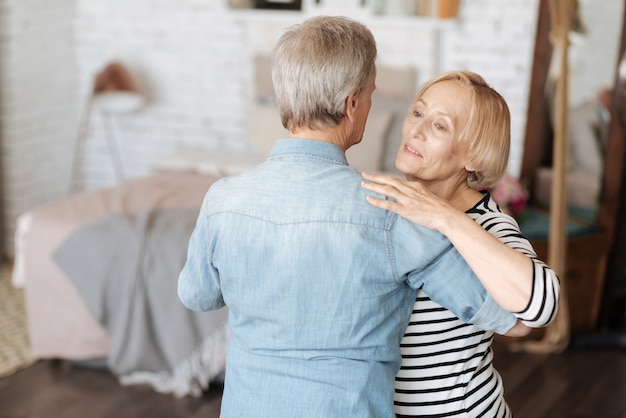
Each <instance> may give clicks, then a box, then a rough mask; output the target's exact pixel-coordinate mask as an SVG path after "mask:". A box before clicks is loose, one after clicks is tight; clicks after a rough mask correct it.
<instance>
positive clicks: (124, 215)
mask: <svg viewBox="0 0 626 418" xmlns="http://www.w3.org/2000/svg"><path fill="white" fill-rule="evenodd" d="M415 79H416V74H415V71H414V70H412V69H406V70H392V69H389V70H387V69H380V70H379V74H378V79H377V84H378V89H377V95H378V96H377V97H376V98H375V99H374V104H373V106H372V110H371V112H370V117H369V119H368V124H367V126H366V130H365V133H364V138H363V141H362V143H361V144H359V145H358V146H355V147H353V148H352V149H350V150H349V152H348V154H347V157H348V161H349V163H350V164H351V165H353V166H355V167H356V168H359V169H361V170H365V171H379V172H380V171H391V170H393V160H394V158H395V153H396V150H397V147H398V145H397V144H398V142H399V140H400V130H401V126H402V120H403V117H404V114H405V111H406V109H407V108H408V104H409V101H410V98H411V96H412V94H413V92H414V91H415ZM259 85H261V84H259ZM407 86H408V87H407ZM251 106H253V109H251V113H250V114H251V115H253V117H252V120H251V127H250V132H251V135H250V137H249V140H250V143H251V144H252V145H253V148H255V149H256V151H257V152H256V153H253V154H245V153H223V152H209V151H204V152H203V151H198V150H178V151H176V152H174V153H172V154H170V155H168V156H166V157H165V158H163V159H162V160H160V161H158V162H156V163H155V166H154V167H155V171H154V172H153V173H151V174H149V175H147V176H145V177H143V178H139V179H134V180H131V181H126V182H124V183H122V184H120V185H118V186H115V187H110V188H106V189H103V190H97V191H92V192H89V193H83V194H80V195H75V196H71V197H68V198H65V199H61V200H59V201H56V202H51V203H49V204H46V205H43V206H41V207H37V208H34V209H32V210H30V211H28V212H27V213H24V214H23V215H22V216H20V217H19V220H18V225H17V232H16V237H15V252H16V254H15V256H16V257H15V268H14V276H13V281H14V284H15V285H16V286H20V287H23V288H24V289H25V298H26V310H27V317H28V327H29V335H30V342H31V346H32V352H33V355H34V356H35V358H39V359H50V358H55V359H65V360H70V361H73V362H80V363H82V364H104V365H105V366H106V367H107V368H108V369H109V370H110V371H111V372H112V373H114V374H115V375H116V376H117V377H118V378H119V380H120V382H121V383H122V384H147V385H150V386H152V387H153V388H154V389H155V390H157V391H160V392H164V393H172V394H174V395H176V396H199V395H201V394H202V392H203V390H205V389H206V388H207V387H208V385H209V383H210V382H211V381H213V380H215V379H220V377H221V376H222V375H223V373H224V367H225V356H226V353H227V349H228V341H229V335H230V334H229V328H228V310H227V308H223V309H221V310H218V311H212V312H203V313H197V312H192V311H190V310H188V309H186V308H185V307H184V306H183V305H182V304H181V303H180V301H179V300H178V296H177V291H176V286H177V280H178V274H179V272H180V270H181V269H182V267H183V264H184V262H185V259H186V252H187V243H188V239H189V236H190V235H191V232H192V230H193V227H194V225H195V222H196V217H197V215H198V212H199V209H200V205H201V202H202V198H203V197H204V194H205V193H206V191H207V189H208V188H209V187H210V186H211V184H213V182H215V181H216V180H217V179H218V178H220V177H222V176H224V175H231V174H236V173H238V172H241V171H243V170H245V169H247V168H248V167H251V166H253V165H255V164H257V163H258V162H260V161H262V160H263V159H264V158H265V156H266V155H267V153H268V152H269V149H270V148H271V146H272V144H273V142H274V140H275V139H276V138H279V137H283V136H285V131H284V129H283V128H282V126H281V124H280V118H279V116H278V112H277V110H276V108H275V106H274V105H273V103H272V100H268V97H266V96H264V95H257V98H256V100H254V101H253V102H252V103H251ZM268 141H269V142H268Z"/></svg>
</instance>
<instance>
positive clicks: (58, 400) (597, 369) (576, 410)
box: [0, 341, 626, 418]
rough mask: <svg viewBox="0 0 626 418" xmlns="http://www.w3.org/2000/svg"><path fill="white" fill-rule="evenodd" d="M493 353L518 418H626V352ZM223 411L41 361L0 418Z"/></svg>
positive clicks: (19, 378) (189, 417)
mask: <svg viewBox="0 0 626 418" xmlns="http://www.w3.org/2000/svg"><path fill="white" fill-rule="evenodd" d="M494 351H495V364H496V367H497V369H498V370H499V372H500V374H501V375H502V378H503V380H504V386H505V397H506V399H507V401H508V403H509V406H510V407H511V410H512V411H513V416H514V417H515V418H542V417H546V418H547V417H549V418H584V417H589V418H626V350H624V349H623V348H622V349H615V348H612V349H606V348H583V349H581V348H570V349H568V350H566V351H565V352H564V353H562V354H551V355H536V354H528V353H512V352H510V351H509V350H508V349H507V347H506V345H505V344H504V343H503V342H502V341H496V342H495V343H494ZM244 401H245V400H242V402H244ZM220 403H221V388H219V387H213V388H211V389H209V390H208V391H207V392H206V393H205V394H204V395H203V396H202V397H200V398H176V397H174V396H170V395H164V394H159V393H156V392H155V391H153V390H152V389H149V388H146V387H141V386H134V387H127V386H126V387H125V386H121V385H120V384H119V383H118V382H117V380H116V379H115V378H114V377H113V376H112V375H110V374H109V373H107V372H104V371H101V370H96V369H90V368H85V367H78V366H76V365H73V364H70V363H68V362H62V361H39V362H37V363H35V364H34V365H33V366H31V367H29V368H27V369H24V370H21V371H18V372H17V373H15V374H13V375H11V376H8V377H6V378H4V379H0V418H85V417H89V418H137V417H150V418H178V417H185V418H200V417H202V418H217V417H218V416H219V408H220ZM320 418H326V417H320Z"/></svg>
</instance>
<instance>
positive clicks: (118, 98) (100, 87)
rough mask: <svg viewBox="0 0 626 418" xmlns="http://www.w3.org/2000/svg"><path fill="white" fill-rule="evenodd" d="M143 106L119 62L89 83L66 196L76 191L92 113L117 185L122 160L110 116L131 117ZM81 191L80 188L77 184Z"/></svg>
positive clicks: (122, 175) (140, 96)
mask: <svg viewBox="0 0 626 418" xmlns="http://www.w3.org/2000/svg"><path fill="white" fill-rule="evenodd" d="M144 105H145V98H144V96H143V95H142V94H141V92H140V91H139V87H138V86H137V83H136V82H135V79H134V78H133V76H132V75H131V73H130V71H129V70H128V69H127V68H126V67H125V66H124V65H122V64H121V63H119V62H111V63H110V64H108V65H107V66H106V67H104V69H103V70H102V71H100V72H99V73H98V74H97V75H96V77H95V79H94V83H93V88H92V90H91V94H90V95H89V97H88V99H87V104H86V106H85V109H84V111H83V114H82V117H81V122H80V127H79V132H78V138H77V139H76V145H75V150H74V163H73V165H72V172H71V175H70V185H69V193H70V194H72V193H73V192H76V191H78V190H77V186H79V185H78V184H77V183H78V181H77V180H78V179H77V177H78V176H79V172H81V169H82V166H83V161H84V157H85V142H86V141H87V138H88V132H89V125H90V123H91V114H92V110H93V109H95V110H98V111H100V112H102V116H103V117H102V121H103V123H104V129H105V136H106V142H107V148H108V150H109V155H110V157H111V161H112V163H113V165H114V169H115V174H116V176H117V179H118V181H121V180H123V179H124V174H123V169H122V159H121V157H120V153H119V149H118V147H117V142H116V141H115V137H114V129H113V121H112V120H111V116H112V115H114V114H125V113H132V112H136V111H137V110H139V109H140V108H141V107H143V106H144ZM80 186H81V188H82V184H80Z"/></svg>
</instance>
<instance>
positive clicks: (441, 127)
mask: <svg viewBox="0 0 626 418" xmlns="http://www.w3.org/2000/svg"><path fill="white" fill-rule="evenodd" d="M435 128H436V129H437V130H438V131H445V130H446V127H445V126H443V125H442V124H440V123H435Z"/></svg>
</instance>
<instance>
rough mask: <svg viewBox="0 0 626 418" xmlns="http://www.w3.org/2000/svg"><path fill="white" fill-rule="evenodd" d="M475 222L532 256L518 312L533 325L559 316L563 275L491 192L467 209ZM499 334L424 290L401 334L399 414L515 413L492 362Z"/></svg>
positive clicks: (398, 387) (472, 415)
mask: <svg viewBox="0 0 626 418" xmlns="http://www.w3.org/2000/svg"><path fill="white" fill-rule="evenodd" d="M467 214H468V215H469V216H471V217H472V218H473V219H474V220H475V221H476V222H478V223H479V224H480V225H481V226H482V227H483V228H484V229H486V230H487V231H489V232H490V233H491V234H492V235H494V236H495V237H497V238H498V239H499V240H500V241H502V242H503V243H505V244H506V245H508V246H510V247H512V248H515V249H516V250H518V251H521V252H522V253H524V254H526V255H528V257H530V258H531V259H532V260H533V266H534V269H533V292H532V296H531V300H530V303H529V304H528V306H527V307H526V309H525V310H524V311H522V312H518V313H515V315H516V316H517V317H518V318H519V319H520V320H522V322H524V323H525V324H526V325H528V326H530V327H535V328H536V327H541V326H545V325H547V324H548V323H550V322H551V321H552V320H553V319H554V317H555V316H556V308H557V298H558V290H559V279H558V277H557V276H556V273H555V272H554V271H553V270H552V269H550V268H549V267H548V266H547V265H546V264H545V263H544V262H542V261H541V260H539V259H537V255H536V253H535V251H534V250H533V248H532V246H531V244H530V243H529V241H528V240H527V239H526V238H524V236H523V235H522V233H521V231H520V228H519V225H518V224H517V222H516V221H515V220H514V219H513V218H512V217H510V216H508V215H506V214H504V213H502V212H501V211H500V208H499V207H498V205H497V204H496V203H495V201H494V200H493V199H491V196H490V195H489V194H488V193H486V194H485V196H484V197H483V199H481V201H480V202H478V203H477V204H476V206H474V207H473V208H472V209H470V210H468V211H467ZM493 335H494V333H493V332H492V331H483V330H481V329H479V328H477V327H475V326H473V325H470V324H466V323H463V322H461V321H460V320H459V319H458V318H456V317H455V315H454V314H453V313H452V312H450V311H449V310H447V309H445V308H443V307H442V306H441V305H438V304H436V303H435V302H433V301H432V300H430V299H429V297H428V296H427V295H426V294H425V293H424V292H422V291H420V292H419V293H418V295H417V300H416V302H415V306H414V307H413V314H412V315H411V319H410V322H409V326H408V328H407V331H406V334H405V335H404V338H403V339H402V343H401V351H402V366H401V368H400V370H399V371H398V374H397V375H396V382H395V400H394V411H395V413H396V416H397V417H431V418H434V417H488V418H491V417H511V412H510V410H509V408H508V406H507V404H506V402H505V400H504V387H503V383H502V378H501V377H500V375H499V374H498V372H497V371H496V370H495V368H494V367H493V352H492V350H491V343H492V341H493Z"/></svg>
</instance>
